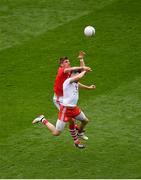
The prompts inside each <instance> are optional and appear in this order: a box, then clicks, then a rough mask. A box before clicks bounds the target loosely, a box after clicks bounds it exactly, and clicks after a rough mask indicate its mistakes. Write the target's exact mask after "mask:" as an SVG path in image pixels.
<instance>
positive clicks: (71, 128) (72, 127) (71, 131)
mask: <svg viewBox="0 0 141 180" xmlns="http://www.w3.org/2000/svg"><path fill="white" fill-rule="evenodd" d="M69 129H70V134H71V136H72V138H73V140H74V141H76V140H77V133H76V129H75V125H74V124H71V125H69Z"/></svg>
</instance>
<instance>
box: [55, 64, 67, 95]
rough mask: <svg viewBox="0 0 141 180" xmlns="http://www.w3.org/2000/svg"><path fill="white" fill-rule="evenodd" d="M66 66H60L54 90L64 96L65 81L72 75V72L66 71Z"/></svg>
mask: <svg viewBox="0 0 141 180" xmlns="http://www.w3.org/2000/svg"><path fill="white" fill-rule="evenodd" d="M64 69H65V68H64V67H59V69H58V74H57V76H56V79H55V83H54V92H55V94H56V95H57V96H63V83H64V81H65V80H66V79H67V78H69V77H70V73H64Z"/></svg>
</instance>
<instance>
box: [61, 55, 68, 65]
mask: <svg viewBox="0 0 141 180" xmlns="http://www.w3.org/2000/svg"><path fill="white" fill-rule="evenodd" d="M66 59H68V57H66V56H65V57H61V58H60V59H59V64H62V63H63V62H64V61H65V60H66Z"/></svg>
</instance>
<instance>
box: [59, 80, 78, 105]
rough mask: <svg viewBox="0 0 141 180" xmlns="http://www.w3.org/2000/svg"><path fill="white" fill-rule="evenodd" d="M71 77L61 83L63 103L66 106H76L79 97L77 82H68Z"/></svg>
mask: <svg viewBox="0 0 141 180" xmlns="http://www.w3.org/2000/svg"><path fill="white" fill-rule="evenodd" d="M70 81H71V78H68V79H66V80H65V81H64V83H63V103H62V104H63V105H64V106H68V107H75V106H77V101H78V98H79V93H78V83H76V82H72V83H71V82H70Z"/></svg>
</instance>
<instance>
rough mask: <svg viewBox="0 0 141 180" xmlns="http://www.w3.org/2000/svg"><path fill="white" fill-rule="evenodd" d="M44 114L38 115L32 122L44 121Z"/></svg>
mask: <svg viewBox="0 0 141 180" xmlns="http://www.w3.org/2000/svg"><path fill="white" fill-rule="evenodd" d="M44 118H45V117H44V115H40V116H38V117H37V118H35V119H34V120H33V121H32V124H35V123H38V122H42V120H43V119H44Z"/></svg>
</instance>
